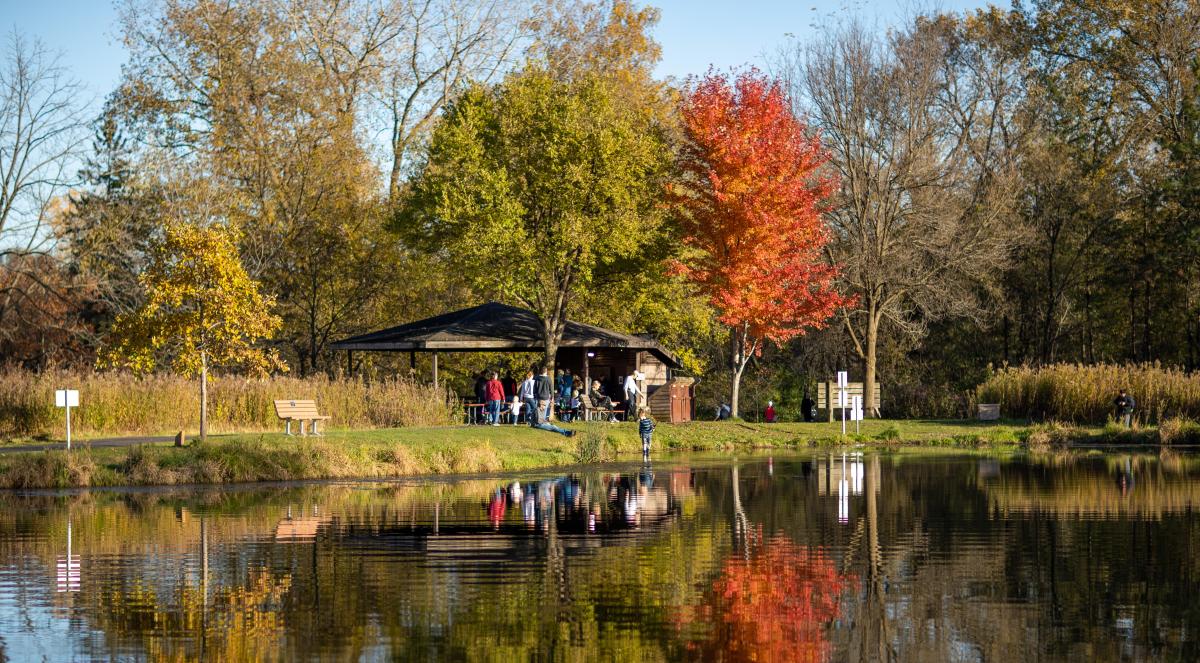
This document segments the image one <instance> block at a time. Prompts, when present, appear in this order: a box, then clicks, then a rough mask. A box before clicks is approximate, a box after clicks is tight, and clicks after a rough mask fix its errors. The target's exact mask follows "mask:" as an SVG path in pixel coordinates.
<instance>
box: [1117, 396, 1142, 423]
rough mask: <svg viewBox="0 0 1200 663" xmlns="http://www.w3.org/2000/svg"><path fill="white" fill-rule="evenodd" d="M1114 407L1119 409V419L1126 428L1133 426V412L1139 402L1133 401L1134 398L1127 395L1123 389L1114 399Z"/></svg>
mask: <svg viewBox="0 0 1200 663" xmlns="http://www.w3.org/2000/svg"><path fill="white" fill-rule="evenodd" d="M1113 407H1115V408H1116V409H1117V418H1118V419H1120V421H1121V423H1122V424H1123V425H1124V426H1125V427H1126V428H1129V427H1130V426H1132V425H1133V410H1134V408H1136V407H1137V401H1135V400H1133V396H1130V395H1129V394H1127V393H1125V390H1124V389H1122V390H1121V391H1120V393H1118V394H1117V397H1116V398H1115V399H1113Z"/></svg>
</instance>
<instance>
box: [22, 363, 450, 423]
mask: <svg viewBox="0 0 1200 663" xmlns="http://www.w3.org/2000/svg"><path fill="white" fill-rule="evenodd" d="M199 384H200V383H199V380H198V379H195V378H183V377H180V376H177V375H167V374H158V375H151V376H147V377H144V378H137V377H134V376H132V375H130V374H128V373H119V372H103V373H85V374H77V373H68V372H46V373H40V374H35V373H30V372H26V371H21V370H9V371H5V372H0V438H14V437H36V436H46V435H51V434H52V435H54V436H56V437H57V436H60V435H62V426H63V424H62V415H63V412H62V410H60V409H58V408H56V407H54V390H55V389H65V388H71V389H79V392H80V393H79V399H80V404H81V407H79V408H77V409H74V410H72V412H71V428H72V430H73V431H74V432H76V433H78V434H79V435H81V436H89V435H90V436H97V435H129V434H161V433H168V432H172V431H179V430H184V431H188V430H196V429H197V428H198V427H199V425H200V393H199V392H200V388H199ZM208 389H209V393H208V399H209V400H208V408H209V411H208V425H209V430H210V431H211V432H235V431H236V432H250V431H274V430H279V429H280V427H281V422H280V421H279V420H278V419H277V418H276V417H275V411H274V407H273V404H272V401H274V400H277V399H279V400H282V399H285V398H297V399H300V398H303V399H313V400H315V401H317V407H318V408H319V409H320V410H321V413H322V414H328V415H330V416H331V417H332V419H331V420H330V422H329V423H330V424H332V426H333V427H336V428H383V427H396V426H437V425H445V424H450V423H455V422H457V421H458V413H459V407H458V403H457V401H456V400H454V399H453V397H452V396H451V395H450V394H449V392H447V391H446V390H444V389H435V388H433V387H432V386H429V385H425V384H421V383H418V382H414V381H412V380H403V379H384V380H373V381H366V380H361V379H357V378H347V379H338V378H330V377H326V376H324V375H319V376H313V377H309V378H294V377H272V378H266V379H250V378H243V377H236V376H224V377H211V378H210V379H209V385H208Z"/></svg>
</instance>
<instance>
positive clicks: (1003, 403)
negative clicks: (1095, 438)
mask: <svg viewBox="0 0 1200 663" xmlns="http://www.w3.org/2000/svg"><path fill="white" fill-rule="evenodd" d="M1120 389H1127V390H1128V391H1129V394H1130V395H1131V396H1133V397H1134V399H1135V400H1136V401H1137V414H1136V417H1137V419H1138V420H1140V421H1142V422H1145V423H1158V422H1162V421H1165V420H1166V419H1168V418H1170V417H1187V418H1192V419H1197V418H1200V374H1195V373H1192V374H1189V373H1186V372H1184V371H1181V370H1176V369H1170V368H1162V367H1161V366H1159V365H1157V364H1142V365H1126V366H1117V365H1112V364H1099V365H1094V366H1083V365H1079V364H1055V365H1051V366H1044V367H1041V368H1030V367H1020V368H1005V369H1002V370H999V371H997V372H995V373H994V374H992V376H991V377H990V378H988V380H987V381H986V382H984V383H983V384H982V385H980V387H979V389H978V391H977V400H978V402H980V403H1000V411H1001V412H1002V413H1003V414H1004V416H1006V417H1022V418H1028V419H1033V420H1038V421H1048V420H1058V421H1067V422H1072V423H1079V424H1100V423H1104V422H1105V421H1106V420H1107V419H1108V418H1109V417H1110V416H1111V415H1112V414H1113V404H1112V403H1113V399H1114V398H1116V396H1117V392H1118V391H1119V390H1120Z"/></svg>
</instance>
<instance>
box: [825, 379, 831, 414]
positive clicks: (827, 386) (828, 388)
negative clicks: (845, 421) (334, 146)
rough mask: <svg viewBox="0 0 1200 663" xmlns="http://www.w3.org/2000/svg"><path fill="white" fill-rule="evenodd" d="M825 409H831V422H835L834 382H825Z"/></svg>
mask: <svg viewBox="0 0 1200 663" xmlns="http://www.w3.org/2000/svg"><path fill="white" fill-rule="evenodd" d="M825 409H826V410H828V411H829V423H831V424H832V423H833V383H832V382H826V383H825Z"/></svg>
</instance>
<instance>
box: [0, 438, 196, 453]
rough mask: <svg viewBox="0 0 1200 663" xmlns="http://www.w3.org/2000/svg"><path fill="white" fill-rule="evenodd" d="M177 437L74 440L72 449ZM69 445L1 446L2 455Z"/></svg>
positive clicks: (126, 444)
mask: <svg viewBox="0 0 1200 663" xmlns="http://www.w3.org/2000/svg"><path fill="white" fill-rule="evenodd" d="M173 441H175V437H174V436H172V435H164V436H161V437H104V438H99V439H95V440H73V441H72V442H71V448H72V449H74V448H77V447H83V446H88V447H92V448H93V449H98V448H100V447H132V446H135V445H138V444H152V443H156V442H173ZM65 448H67V445H66V444H65V443H64V442H49V443H46V444H22V445H19V446H11V447H6V446H0V454H7V453H17V452H19V451H48V450H51V449H65Z"/></svg>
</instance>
